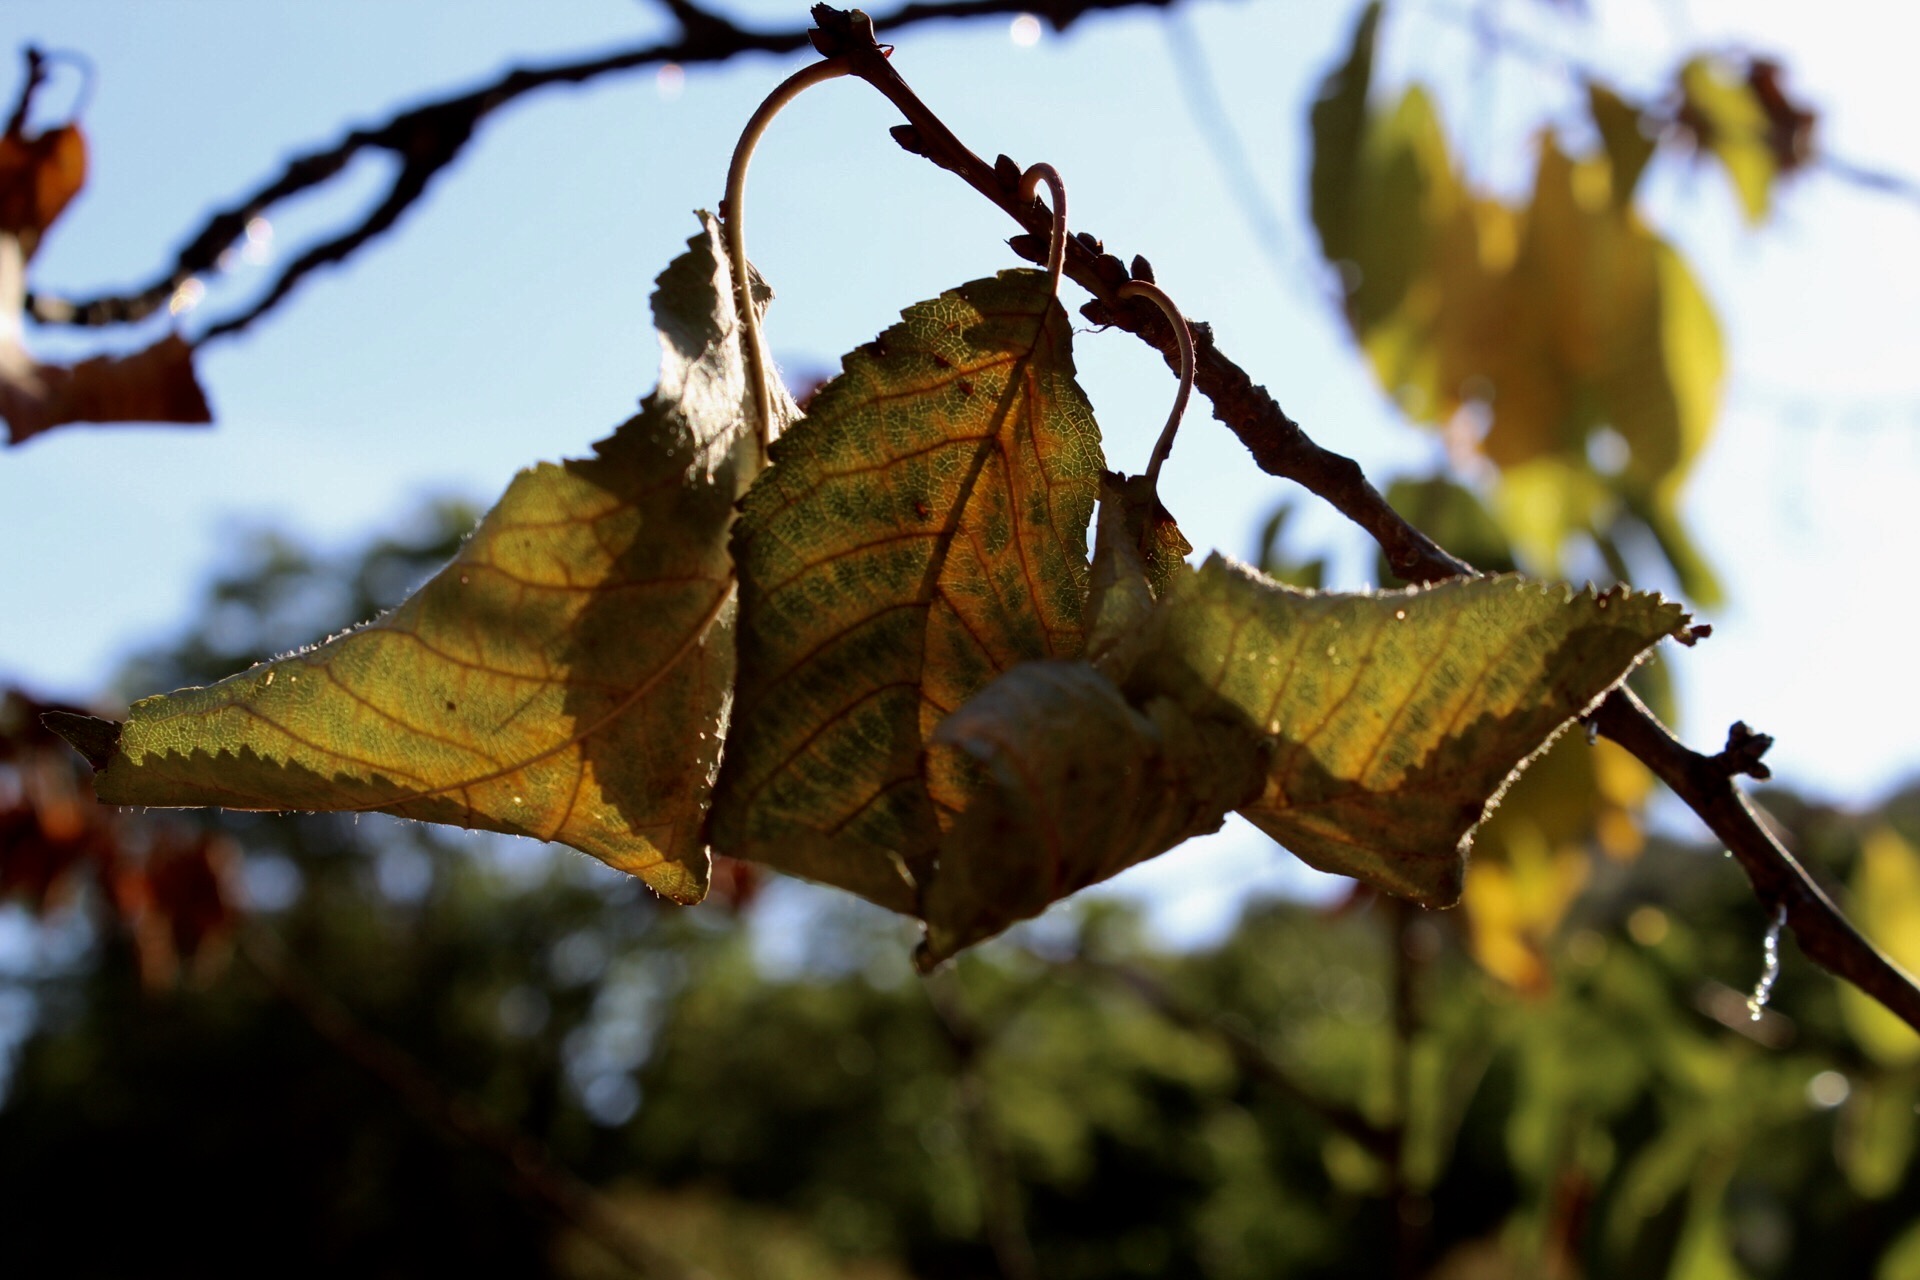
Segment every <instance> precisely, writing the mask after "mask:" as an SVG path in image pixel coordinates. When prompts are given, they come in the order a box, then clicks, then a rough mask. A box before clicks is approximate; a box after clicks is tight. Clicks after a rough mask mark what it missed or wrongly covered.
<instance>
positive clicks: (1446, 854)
mask: <svg viewBox="0 0 1920 1280" xmlns="http://www.w3.org/2000/svg"><path fill="white" fill-rule="evenodd" d="M1685 621H1686V615H1685V613H1684V612H1683V611H1682V610H1681V609H1680V608H1679V606H1677V605H1673V604H1669V603H1665V602H1663V601H1661V600H1660V599H1659V597H1657V596H1653V595H1647V594H1632V593H1628V592H1625V591H1623V590H1616V591H1610V592H1607V593H1605V594H1602V595H1596V594H1594V593H1593V592H1592V591H1591V589H1589V590H1588V591H1585V592H1580V593H1575V592H1573V591H1572V590H1571V589H1570V588H1567V587H1564V586H1547V585H1543V584H1540V583H1537V582H1531V581H1528V580H1526V579H1522V578H1516V577H1510V576H1502V577H1495V578H1474V579H1467V580H1457V581H1452V582H1445V583H1441V584H1438V585H1435V586H1431V587H1426V588H1409V589H1407V590H1405V591H1397V592H1380V593H1360V594H1352V595H1334V594H1315V593H1309V592H1301V591H1296V590H1294V589H1292V588H1289V587H1286V586H1283V585H1281V584H1279V583H1276V582H1272V581H1270V580H1268V579H1266V578H1263V577H1261V576H1260V575H1259V574H1257V573H1255V572H1253V571H1252V570H1250V569H1248V568H1246V567H1245V566H1243V565H1238V564H1234V563H1233V562H1231V561H1228V560H1226V559H1224V558H1223V557H1221V556H1219V555H1217V554H1216V555H1215V556H1213V557H1212V558H1210V559H1209V560H1208V561H1207V563H1206V564H1205V565H1204V566H1203V567H1202V568H1201V570H1200V571H1199V573H1198V574H1197V575H1195V576H1194V577H1192V578H1191V579H1190V580H1189V581H1188V583H1187V584H1186V585H1184V586H1183V587H1182V588H1181V589H1180V590H1179V591H1178V592H1176V593H1175V594H1174V595H1173V597H1172V598H1171V599H1170V600H1169V602H1168V604H1167V606H1166V609H1165V616H1164V618H1163V619H1162V621H1161V626H1162V628H1163V630H1162V633H1161V640H1160V644H1159V647H1158V648H1157V650H1156V651H1155V653H1154V654H1153V655H1152V657H1151V658H1150V659H1149V660H1148V661H1147V662H1146V663H1143V664H1142V666H1141V668H1140V669H1139V670H1138V671H1136V672H1135V674H1134V677H1133V679H1132V681H1130V682H1129V684H1128V686H1127V688H1128V693H1129V695H1130V696H1132V697H1135V698H1136V699H1137V698H1138V697H1139V696H1140V695H1141V693H1143V692H1155V693H1165V694H1166V695H1167V696H1170V697H1173V698H1175V699H1176V700H1177V701H1179V702H1180V703H1181V705H1182V706H1184V707H1186V708H1187V709H1188V710H1189V711H1193V712H1196V713H1201V712H1215V711H1217V710H1218V708H1219V707H1220V706H1221V704H1225V705H1226V706H1227V707H1231V708H1232V709H1233V710H1234V711H1236V712H1237V713H1238V714H1239V715H1240V716H1241V717H1242V718H1243V719H1244V721H1245V722H1246V723H1247V724H1248V725H1249V726H1251V727H1253V728H1254V729H1255V730H1257V731H1258V732H1260V733H1263V734H1264V735H1266V736H1267V737H1268V738H1270V739H1271V740H1272V745H1273V764H1272V767H1271V769H1270V770H1269V772H1268V776H1267V782H1266V787H1265V791H1264V793H1263V794H1262V795H1261V796H1260V797H1259V798H1258V799H1257V800H1256V801H1254V802H1253V803H1251V804H1249V805H1245V806H1243V807H1242V808H1241V810H1240V812H1241V813H1243V814H1245V815H1246V816H1247V817H1248V818H1249V819H1250V820H1251V821H1252V822H1253V823H1254V824H1255V825H1256V826H1258V827H1260V828H1261V829H1262V830H1263V831H1265V832H1267V834H1269V835H1271V836H1272V837H1273V838H1274V839H1276V840H1278V841H1280V843H1282V844H1284V845H1286V846H1287V848H1289V849H1291V850H1292V851H1293V852H1294V853H1295V854H1297V855H1299V856H1300V857H1301V858H1302V859H1303V860H1304V861H1306V862H1308V863H1310V864H1311V865H1313V866H1315V867H1318V868H1320V869H1321V870H1324V871H1331V872H1335V873H1338V874H1342V875H1350V876H1355V877H1357V878H1359V879H1362V880H1365V881H1366V882H1367V883H1369V884H1372V885H1374V886H1376V887H1378V888H1381V889H1384V890H1386V891H1387V892H1390V893H1396V894H1400V895H1403V896H1406V897H1411V898H1414V899H1416V900H1418V901H1420V902H1423V903H1426V904H1428V905H1432V906H1447V905H1451V904H1452V903H1453V902H1454V901H1456V900H1457V899H1458V898H1459V896H1460V883H1461V874H1462V870H1463V867H1464V864H1465V850H1466V846H1467V843H1468V837H1469V836H1470V835H1471V833H1472V831H1473V829H1474V827H1475V826H1477V825H1478V824H1479V822H1480V820H1481V818H1482V817H1483V816H1484V814H1485V812H1486V811H1487V809H1488V807H1489V806H1490V805H1491V804H1492V803H1493V802H1494V801H1496V800H1497V799H1498V797H1499V795H1500V793H1501V792H1502V790H1504V788H1505V787H1506V785H1507V784H1508V783H1509V782H1510V781H1511V779H1512V776H1513V774H1514V772H1515V770H1517V769H1518V768H1519V767H1520V766H1522V765H1523V764H1524V763H1525V762H1526V761H1527V760H1529V759H1530V758H1532V757H1533V756H1534V755H1535V754H1536V753H1538V752H1539V750H1540V749H1541V748H1542V747H1544V746H1545V745H1546V744H1547V743H1548V742H1549V741H1551V739H1552V738H1553V736H1554V735H1555V734H1556V733H1557V732H1558V731H1559V730H1560V729H1561V728H1562V727H1563V726H1564V725H1565V724H1566V723H1567V722H1568V720H1569V719H1570V718H1571V717H1573V716H1575V715H1577V714H1579V713H1580V712H1582V711H1584V710H1585V709H1586V708H1587V707H1588V706H1590V705H1591V704H1592V703H1593V702H1594V701H1596V700H1597V699H1598V698H1599V697H1600V695H1601V694H1603V693H1604V692H1605V691H1606V690H1607V689H1609V688H1610V687H1612V686H1613V685H1614V684H1615V683H1617V682H1618V681H1619V680H1620V679H1621V677H1623V676H1624V675H1625V674H1626V673H1627V671H1628V670H1629V668H1631V667H1632V666H1633V664H1634V663H1635V662H1636V661H1638V660H1639V658H1640V657H1641V656H1642V655H1643V654H1644V653H1645V652H1646V651H1647V650H1648V649H1649V648H1650V647H1652V645H1653V644H1654V643H1655V642H1656V641H1658V640H1659V639H1660V638H1661V637H1662V636H1665V635H1668V634H1671V633H1673V632H1675V631H1676V630H1678V629H1679V628H1680V627H1681V626H1682V625H1684V623H1685Z"/></svg>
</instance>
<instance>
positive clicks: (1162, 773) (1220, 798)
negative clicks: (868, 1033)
mask: <svg viewBox="0 0 1920 1280" xmlns="http://www.w3.org/2000/svg"><path fill="white" fill-rule="evenodd" d="M1264 748H1265V743H1264V741H1263V740H1262V738H1261V737H1260V735H1258V734H1256V733H1253V732H1251V731H1250V730H1248V729H1247V728H1246V727H1245V726H1244V725H1243V724H1237V723H1235V722H1234V721H1232V720H1229V719H1224V718H1219V717H1200V716H1195V715H1192V714H1190V713H1188V711H1187V710H1186V709H1185V708H1183V707H1181V706H1180V705H1179V704H1178V703H1176V702H1174V701H1173V700H1172V699H1170V698H1166V697H1155V698H1151V699H1149V700H1148V701H1147V703H1146V705H1145V707H1144V708H1142V709H1135V708H1134V707H1131V706H1129V705H1128V704H1127V700H1126V699H1125V698H1124V697H1123V696H1122V695H1121V693H1120V690H1119V689H1117V688H1116V687H1115V686H1114V684H1113V683H1112V681H1110V680H1108V679H1107V678H1106V677H1105V676H1103V675H1102V674H1100V672H1099V671H1097V670H1095V669H1094V668H1093V667H1092V666H1090V665H1088V664H1086V663H1084V662H1029V663H1024V664H1022V665H1020V666H1017V667H1015V668H1013V669H1012V670H1011V671H1009V672H1007V673H1006V674H1005V675H1003V676H1001V677H1000V678H999V679H998V680H995V681H994V682H993V683H992V684H990V685H988V686H987V687H986V688H985V689H983V690H982V691H981V692H980V693H979V694H977V695H975V696H974V697H973V698H972V699H970V700H969V701H968V702H967V703H966V705H964V706H962V707H961V708H960V709H959V710H958V711H955V712H954V713H953V714H952V715H950V716H948V717H947V718H946V719H945V720H943V721H941V723H940V725H939V727H938V728H937V729H936V730H935V731H934V734H933V738H932V741H931V743H930V745H929V748H928V750H929V753H930V755H931V756H933V757H934V758H935V759H938V758H939V757H941V756H942V755H945V754H949V753H951V754H955V755H960V756H964V757H965V758H966V759H965V760H964V761H954V762H952V763H950V764H949V765H948V766H947V767H948V768H949V769H950V770H951V771H953V772H959V771H960V770H962V769H964V768H966V767H967V765H968V764H973V765H977V766H978V767H979V769H980V771H981V773H982V774H983V783H982V784H981V785H977V786H976V788H975V789H974V790H973V792H972V794H971V795H970V796H969V799H968V803H967V805H966V807H965V808H964V809H963V810H962V811H961V812H960V814H959V816H958V817H957V818H955V819H954V822H953V825H952V827H951V829H950V830H948V831H947V833H946V836H945V838H944V839H943V840H942V842H941V846H940V860H939V865H938V868H937V869H936V871H935V872H934V874H933V876H932V877H931V880H930V882H929V883H928V885H927V888H926V892H925V895H924V899H923V907H924V915H925V919H926V922H927V938H926V942H925V943H924V944H923V945H922V947H921V949H920V952H919V954H918V956H917V957H916V962H917V963H918V964H919V965H920V966H921V967H922V968H931V967H932V966H933V965H934V964H937V963H938V962H940V961H942V960H944V959H946V958H947V957H949V956H951V955H953V954H954V953H955V952H957V951H959V950H960V949H961V948H963V947H967V946H971V945H972V944H974V943H976V942H979V941H980V940H982V939H984V938H988V937H991V936H993V935H994V934H996V933H999V932H1000V931H1001V930H1003V929H1005V928H1006V927H1007V926H1008V925H1010V924H1012V923H1014V922H1015V921H1017V920H1024V919H1027V918H1030V917H1032V916H1037V915H1039V914H1040V913H1041V912H1042V911H1043V910H1045V909H1046V907H1047V906H1048V904H1050V903H1052V902H1055V901H1058V900H1059V899H1061V898H1064V897H1066V896H1067V895H1068V894H1071V893H1074V892H1077V891H1078V890H1080V889H1084V888H1086V887H1087V886H1088V885H1090V884H1095V883H1097V882H1099V881H1101V880H1105V879H1107V878H1108V877H1109V876H1113V875H1116V874H1118V873H1119V872H1121V871H1124V870H1125V869H1126V868H1128V867H1130V866H1132V865H1134V864H1135V863H1137V862H1143V861H1145V860H1146V859H1148V858H1152V857H1155V856H1156V855H1158V854H1161V853H1165V852H1166V851H1167V850H1169V849H1171V848H1173V847H1174V846H1175V845H1177V844H1179V843H1181V842H1182V841H1184V840H1186V839H1188V838H1190V837H1192V836H1197V835H1203V834H1205V833H1207V832H1210V831H1217V830H1219V828H1220V824H1221V822H1222V821H1223V820H1224V819H1225V817H1226V815H1227V813H1228V812H1229V811H1231V810H1232V809H1234V808H1235V807H1237V806H1238V805H1240V804H1241V803H1243V802H1245V801H1247V800H1249V799H1251V798H1252V797H1253V796H1255V795H1257V794H1258V793H1259V790H1260V786H1261V782H1262V778H1263V775H1264V773H1265V768H1266V754H1265V749H1264Z"/></svg>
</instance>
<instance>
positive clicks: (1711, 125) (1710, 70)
mask: <svg viewBox="0 0 1920 1280" xmlns="http://www.w3.org/2000/svg"><path fill="white" fill-rule="evenodd" d="M1680 92H1681V93H1682V94H1683V95H1684V96H1685V105H1684V107H1683V109H1682V120H1683V122H1684V123H1685V124H1687V125H1688V126H1689V127H1690V128H1692V129H1693V131H1694V133H1695V135H1696V136H1698V137H1699V139H1700V145H1701V146H1703V147H1705V148H1706V149H1707V150H1709V151H1711V152H1712V153H1713V154H1714V156H1715V158H1716V159H1718V160H1719V161H1720V163H1721V164H1722V165H1724V166H1726V170H1727V177H1728V178H1730V179H1732V181H1733V189H1734V191H1735V192H1736V193H1737V194H1738V195H1739V197H1740V208H1741V211H1742V212H1744V213H1745V214H1746V215H1747V222H1748V224H1749V225H1753V226H1757V225H1759V224H1760V223H1762V222H1764V221H1766V217H1767V207H1768V205H1769V203H1770V202H1771V197H1772V194H1773V179H1774V175H1775V173H1776V172H1777V170H1778V165H1777V164H1776V163H1775V161H1774V155H1773V149H1772V147H1771V146H1769V145H1768V140H1767V138H1768V122H1767V111H1766V108H1765V107H1764V106H1763V105H1762V104H1761V102H1760V99H1759V98H1758V97H1757V96H1756V95H1755V93H1754V91H1753V87H1752V86H1751V85H1750V84H1748V83H1747V82H1746V81H1745V80H1743V79H1741V78H1740V77H1738V76H1734V75H1731V74H1729V73H1728V71H1727V69H1726V68H1724V67H1722V66H1721V65H1719V64H1718V63H1717V62H1715V61H1714V59H1712V58H1710V57H1705V56H1701V57H1696V58H1691V59H1689V60H1688V61H1687V64H1686V65H1685V66H1683V67H1681V68H1680Z"/></svg>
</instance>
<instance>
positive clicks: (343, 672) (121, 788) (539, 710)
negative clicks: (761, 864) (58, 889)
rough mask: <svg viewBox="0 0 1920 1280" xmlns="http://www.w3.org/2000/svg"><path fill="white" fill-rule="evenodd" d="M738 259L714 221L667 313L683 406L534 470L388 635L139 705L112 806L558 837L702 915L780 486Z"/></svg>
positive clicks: (102, 779)
mask: <svg viewBox="0 0 1920 1280" xmlns="http://www.w3.org/2000/svg"><path fill="white" fill-rule="evenodd" d="M726 264H727V257H726V252H725V249H724V246H723V244H722V241H721V237H720V231H719V227H718V224H717V223H715V222H714V221H713V220H712V219H711V218H705V219H704V227H703V230H702V231H701V233H700V234H699V235H697V236H695V237H694V238H693V239H692V240H691V241H689V242H688V251H687V253H685V254H684V255H682V256H681V257H680V258H678V259H677V260H676V261H675V262H674V263H673V264H672V265H671V266H669V267H668V268H667V270H666V271H665V272H664V273H663V274H662V275H661V276H660V279H659V282H658V288H657V290H656V292H655V294H654V300H653V302H654V313H655V319H656V323H657V325H658V327H659V330H660V339H661V349H662V362H661V373H660V386H659V389H658V390H657V391H656V392H655V393H654V394H653V395H652V396H650V397H649V398H648V399H647V401H646V403H645V404H644V405H643V407H642V409H641V411H640V413H639V414H638V415H637V416H635V417H634V418H632V419H630V420H629V421H628V422H626V423H625V424H624V425H623V426H621V427H620V429H619V430H618V431H617V432H615V433H614V435H613V436H612V437H610V438H609V439H607V440H605V441H602V442H601V443H600V444H599V445H598V446H596V448H595V453H594V456H593V457H591V458H587V459H583V460H578V461H570V462H566V463H563V464H560V465H558V466H554V465H547V464H543V465H541V466H538V467H535V468H532V469H530V470H528V471H524V472H522V473H520V475H518V476H517V477H515V479H514V481H513V483H512V484H511V485H510V486H509V487H508V489H507V492H506V494H505V495H504V496H503V497H502V498H501V500H500V502H499V504H498V505H497V506H495V507H494V509H493V510H492V511H491V512H489V513H488V514H487V516H486V518H485V520H483V521H482V522H481V524H480V527H479V529H478V530H476V531H475V533H474V535H473V537H472V538H471V539H470V540H469V541H468V543H467V544H466V546H465V548H464V549H463V550H462V551H461V553H460V555H459V557H458V558H456V559H455V560H454V561H453V563H452V564H450V565H448V566H447V567H446V568H445V569H443V570H442V571H441V572H440V573H439V574H438V575H436V576H435V577H434V578H433V579H432V580H431V581H430V582H428V583H427V584H426V585H425V586H424V587H422V588H421V589H420V590H419V591H417V592H415V593H414V594H413V595H412V596H411V597H409V598H408V599H407V600H406V601H405V602H404V603H402V604H401V605H400V606H399V607H398V608H396V609H395V610H393V611H392V612H391V613H388V614H386V615H385V616H383V617H381V618H379V619H378V620H376V621H375V622H372V623H370V624H368V625H366V626H364V627H361V628H358V629H356V630H354V631H351V632H348V633H346V634H344V635H341V636H338V637H336V638H334V639H332V640H329V641H327V642H326V643H324V644H321V645H318V646H317V647H315V648H312V649H309V650H306V651H304V652H300V653H296V654H293V655H290V656H288V657H285V658H281V659H278V660H276V661H273V662H269V663H264V664H262V665H259V666H256V667H254V668H252V669H251V670H249V671H245V672H242V673H241V674H239V675H235V676H231V677H229V678H228V679H226V680H222V681H220V682H219V683H217V684H214V685H210V686H208V687H206V688H196V689H184V690H181V691H179V692H177V693H172V694H167V695H165V696H161V697H154V698H147V699H144V700H142V701H140V702H138V703H135V704H134V707H133V709H132V712H131V713H130V715H129V718H128V720H127V722H126V724H125V725H124V726H123V728H122V729H121V732H120V735H119V739H118V742H117V744H115V747H114V750H113V753H112V755H111V757H110V758H109V759H108V760H107V761H106V764H105V767H104V769H102V770H101V772H100V775H99V778H98V781H97V789H98V792H99V795H100V798H101V800H103V801H104V802H106V803H108V804H132V805H220V806H223V807H226V808H233V809H318V810H378V811H381V812H385V813H394V814H399V815H401V816H403V817H409V818H417V819H420V820H422V821H427V822H444V823H451V824H455V825H458V826H466V827H477V828H482V829H486V830H491V831H503V832H508V833H511V834H516V835H528V836H534V837H536V838H539V839H543V840H555V841H559V842H561V843H564V844H569V845H572V846H573V847H574V848H576V849H580V850H583V851H585V852H587V853H590V854H592V855H593V856H595V857H597V858H599V859H601V860H602V861H604V862H607V863H609V864H611V865H613V866H615V867H619V868H621V869H622V870H625V871H629V872H632V873H634V874H636V875H639V876H640V877H642V878H643V879H644V880H645V881H646V882H647V883H648V884H649V885H651V886H652V887H653V888H654V889H656V890H658V891H659V892H660V893H663V894H665V895H666V896H668V897H670V898H674V899H676V900H678V901H683V902H690V901H697V900H699V898H700V897H701V896H702V895H703V894H704V893H705V891H706V880H707V854H706V850H705V848H704V846H703V844H702V842H701V838H700V820H701V809H702V806H703V804H704V802H705V799H706V795H707V791H708V786H709V782H710V780H711V778H712V775H713V770H714V766H715V761H716V758H717V756H718V754H719V748H720V735H721V732H722V725H723V721H724V717H725V707H726V700H727V689H728V686H729V683H730V681H731V679H732V674H733V656H732V651H731V645H730V644H729V642H728V639H727V634H726V630H727V625H728V620H729V618H730V615H731V613H732V609H733V570H732V566H731V563H730V561H729V559H728V555H727V545H726V539H727V529H728V526H729V524H730V522H731V520H732V518H733V505H734V503H735V501H736V500H737V499H738V497H739V495H740V494H741V492H742V491H743V490H744V489H745V488H746V485H747V483H748V482H749V481H750V480H751V479H752V477H753V474H754V472H755V471H756V469H757V466H758V456H757V455H758V449H757V446H756V444H755V441H754V433H753V430H752V428H751V426H750V425H749V423H750V421H751V414H750V412H749V410H750V408H751V405H750V401H749V398H748V393H747V381H746V373H745V371H744V367H743V363H742V355H741V346H740V343H739V341H738V337H737V330H736V317H735V313H734V309H733V297H734V294H733V289H732V287H731V284H730V277H729V273H728V269H727V265H726ZM763 296H765V295H763ZM793 412H794V411H793V410H792V409H791V407H790V406H783V407H782V409H781V416H782V417H791V415H792V413H793ZM96 736H97V735H96ZM95 746H96V749H97V746H98V744H95Z"/></svg>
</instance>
